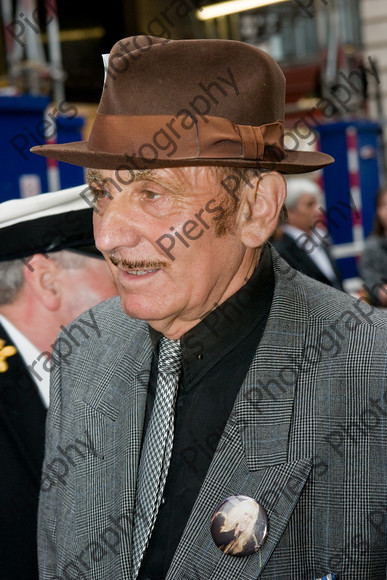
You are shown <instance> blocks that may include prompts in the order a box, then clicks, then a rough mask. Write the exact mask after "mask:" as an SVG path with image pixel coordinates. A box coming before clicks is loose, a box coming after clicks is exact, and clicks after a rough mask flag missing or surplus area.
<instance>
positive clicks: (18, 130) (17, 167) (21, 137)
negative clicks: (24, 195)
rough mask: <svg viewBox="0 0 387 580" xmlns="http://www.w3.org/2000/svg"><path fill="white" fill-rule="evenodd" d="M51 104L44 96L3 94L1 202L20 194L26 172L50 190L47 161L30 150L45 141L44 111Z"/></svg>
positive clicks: (0, 115) (0, 108)
mask: <svg viewBox="0 0 387 580" xmlns="http://www.w3.org/2000/svg"><path fill="white" fill-rule="evenodd" d="M48 103H49V99H48V98H45V97H31V96H20V97H6V96H0V127H1V137H0V157H1V159H2V166H1V177H0V185H1V187H0V201H5V200H7V199H12V198H14V197H20V185H21V183H22V182H21V178H22V176H23V175H24V176H27V177H26V179H30V181H31V180H32V181H33V182H35V183H37V184H38V185H39V187H41V190H42V191H47V188H48V183H47V163H46V160H45V159H44V158H43V157H39V156H38V155H34V154H33V153H31V152H30V151H29V149H30V147H33V146H34V145H38V144H41V143H43V142H44V111H45V109H46V107H47V105H48ZM28 176H31V177H28Z"/></svg>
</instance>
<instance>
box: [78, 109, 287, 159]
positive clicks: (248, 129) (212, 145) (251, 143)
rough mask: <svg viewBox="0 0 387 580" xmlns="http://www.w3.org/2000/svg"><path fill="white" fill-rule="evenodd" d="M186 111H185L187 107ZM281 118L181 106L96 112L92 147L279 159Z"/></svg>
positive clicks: (137, 153) (134, 153) (157, 154)
mask: <svg viewBox="0 0 387 580" xmlns="http://www.w3.org/2000/svg"><path fill="white" fill-rule="evenodd" d="M183 112H184V113H183ZM283 134H284V129H283V122H282V121H276V122H275V123H267V124H265V125H260V126H252V125H239V124H235V123H233V122H232V121H230V120H229V119H225V118H223V117H210V116H202V117H197V116H194V115H193V114H192V113H191V112H190V111H189V110H188V109H182V110H181V111H180V113H178V114H177V115H176V116H174V117H171V116H170V115H146V116H145V115H144V116H134V115H105V114H102V113H97V115H96V119H95V121H94V124H93V128H92V131H91V134H90V138H89V141H88V149H89V150H90V151H95V152H102V153H109V154H112V155H128V156H130V157H139V158H146V159H148V160H151V159H150V158H152V159H170V160H173V159H176V160H184V159H198V158H199V159H200V158H203V159H236V158H240V159H246V160H247V159H262V160H265V161H266V160H267V161H280V160H282V159H283V158H284V156H285V151H284V149H283Z"/></svg>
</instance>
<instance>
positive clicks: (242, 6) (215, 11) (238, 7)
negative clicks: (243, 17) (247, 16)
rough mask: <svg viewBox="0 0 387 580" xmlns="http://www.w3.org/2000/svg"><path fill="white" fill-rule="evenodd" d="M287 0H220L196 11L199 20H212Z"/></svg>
mask: <svg viewBox="0 0 387 580" xmlns="http://www.w3.org/2000/svg"><path fill="white" fill-rule="evenodd" d="M286 1H287V0H229V1H228V2H220V3H219V4H210V5H209V6H203V7H202V8H201V9H200V10H197V11H196V16H197V18H198V19H199V20H210V19H211V18H219V17H220V16H226V15H227V14H235V13H236V12H243V11H245V10H252V9H253V8H261V7H262V6H268V5H269V4H278V3H279V2H286Z"/></svg>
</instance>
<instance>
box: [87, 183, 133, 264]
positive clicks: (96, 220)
mask: <svg viewBox="0 0 387 580" xmlns="http://www.w3.org/2000/svg"><path fill="white" fill-rule="evenodd" d="M137 214H138V212H136V209H135V207H134V204H133V202H131V200H130V198H129V195H125V193H119V194H118V193H116V194H112V195H111V197H109V198H108V199H107V200H106V201H105V203H104V206H103V209H102V210H101V211H98V213H97V212H94V215H93V227H94V239H95V245H96V246H97V248H98V249H99V251H100V252H104V253H107V252H111V251H112V250H113V249H115V248H117V247H119V246H128V247H134V246H136V245H137V244H138V242H139V240H140V233H139V224H138V222H139V219H138V217H139V216H138V215H137Z"/></svg>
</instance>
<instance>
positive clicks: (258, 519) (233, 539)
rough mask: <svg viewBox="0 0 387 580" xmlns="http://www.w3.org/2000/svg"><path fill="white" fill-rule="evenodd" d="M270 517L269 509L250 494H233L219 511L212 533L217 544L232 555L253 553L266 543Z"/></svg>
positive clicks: (213, 523) (222, 504) (213, 519)
mask: <svg viewBox="0 0 387 580" xmlns="http://www.w3.org/2000/svg"><path fill="white" fill-rule="evenodd" d="M267 531H268V519H267V514H266V511H265V509H264V508H263V507H262V506H261V504H259V503H258V502H257V501H256V500H255V499H253V498H251V497H248V496H247V495H232V496H230V497H228V498H226V499H225V500H224V501H223V502H222V503H221V504H220V505H219V506H218V507H217V509H216V510H215V512H214V514H213V516H212V520H211V534H212V538H213V540H214V542H215V544H216V546H217V547H218V548H219V549H220V550H222V552H224V553H225V554H229V555H230V556H250V555H251V554H254V553H255V552H258V550H259V548H260V547H261V546H262V545H263V544H264V543H265V541H266V537H267Z"/></svg>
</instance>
